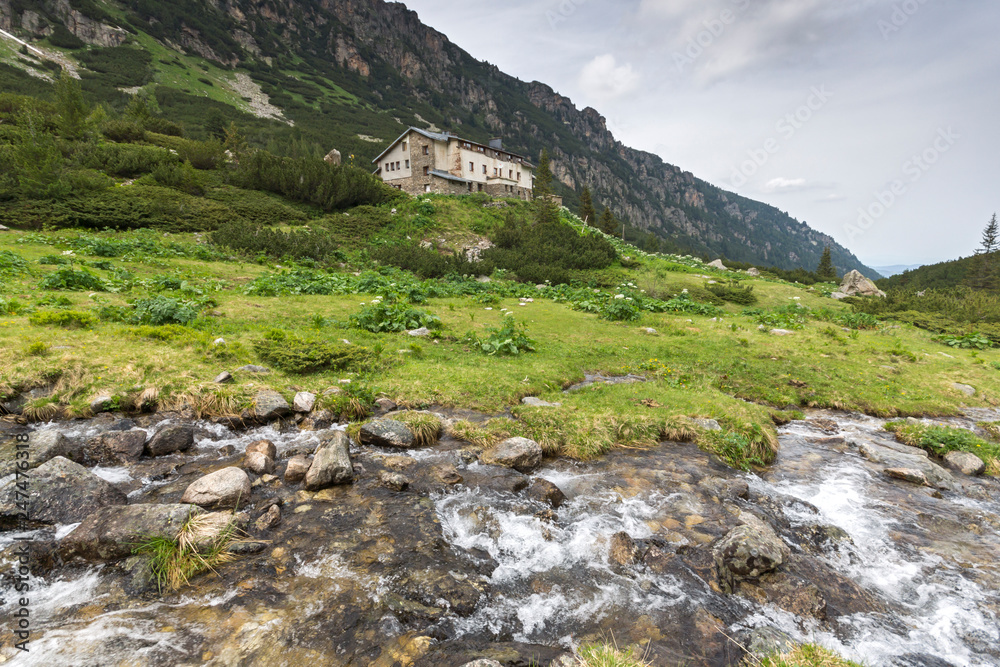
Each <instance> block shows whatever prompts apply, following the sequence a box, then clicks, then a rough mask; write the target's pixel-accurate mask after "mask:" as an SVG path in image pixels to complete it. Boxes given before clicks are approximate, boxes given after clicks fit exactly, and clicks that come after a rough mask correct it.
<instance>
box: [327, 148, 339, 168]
mask: <svg viewBox="0 0 1000 667" xmlns="http://www.w3.org/2000/svg"><path fill="white" fill-rule="evenodd" d="M323 160H324V161H325V162H327V163H328V164H340V160H341V155H340V151H338V150H337V149H336V148H334V149H333V150H331V151H330V152H329V153H327V154H326V157H324V158H323Z"/></svg>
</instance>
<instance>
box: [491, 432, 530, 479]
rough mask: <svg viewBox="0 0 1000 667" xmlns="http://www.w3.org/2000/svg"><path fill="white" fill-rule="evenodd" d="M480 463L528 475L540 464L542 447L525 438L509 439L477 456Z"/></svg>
mask: <svg viewBox="0 0 1000 667" xmlns="http://www.w3.org/2000/svg"><path fill="white" fill-rule="evenodd" d="M479 461H480V463H484V464H487V465H498V466H506V467H508V468H513V469H514V470H517V471H518V472H523V473H529V472H531V471H532V470H534V469H535V468H537V467H538V466H539V465H541V463H542V447H541V445H539V444H538V443H537V442H535V441H534V440H528V439H527V438H509V439H507V440H504V441H503V442H501V443H500V444H498V445H494V446H493V447H491V448H489V449H487V450H486V451H485V452H483V453H482V454H481V455H480V456H479Z"/></svg>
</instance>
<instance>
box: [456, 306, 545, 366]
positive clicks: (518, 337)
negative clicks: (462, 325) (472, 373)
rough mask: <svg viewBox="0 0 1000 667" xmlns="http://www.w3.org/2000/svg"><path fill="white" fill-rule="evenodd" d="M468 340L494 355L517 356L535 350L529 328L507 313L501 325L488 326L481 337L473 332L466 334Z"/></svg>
mask: <svg viewBox="0 0 1000 667" xmlns="http://www.w3.org/2000/svg"><path fill="white" fill-rule="evenodd" d="M465 340H466V342H468V343H470V344H471V345H472V346H474V347H476V348H478V349H479V351H480V352H482V353H483V354H487V355H489V356H491V357H494V356H516V355H519V354H522V353H525V352H534V351H535V341H534V340H532V339H531V338H530V337H529V336H528V328H527V326H525V324H524V323H523V322H516V321H515V320H514V316H513V315H511V314H509V313H508V314H507V315H505V316H504V317H503V320H501V322H500V326H499V327H486V335H485V336H483V337H479V336H477V335H476V334H474V333H473V332H469V333H468V334H466V336H465Z"/></svg>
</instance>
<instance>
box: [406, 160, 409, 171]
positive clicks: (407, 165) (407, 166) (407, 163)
mask: <svg viewBox="0 0 1000 667" xmlns="http://www.w3.org/2000/svg"><path fill="white" fill-rule="evenodd" d="M406 168H407V169H409V168H410V161H409V160H407V161H406Z"/></svg>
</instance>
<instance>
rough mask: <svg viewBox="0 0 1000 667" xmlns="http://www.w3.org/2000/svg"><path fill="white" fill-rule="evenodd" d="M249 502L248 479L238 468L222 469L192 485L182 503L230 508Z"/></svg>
mask: <svg viewBox="0 0 1000 667" xmlns="http://www.w3.org/2000/svg"><path fill="white" fill-rule="evenodd" d="M249 500H250V478H249V477H247V474H246V473H245V472H243V470H241V469H240V468H223V469H222V470H216V471H215V472H213V473H210V474H208V475H205V476H204V477H202V478H201V479H199V480H196V481H195V482H194V483H192V484H191V485H190V486H189V487H188V488H187V490H186V491H184V496H183V497H182V498H181V502H182V503H190V504H193V505H201V506H202V507H210V508H213V509H217V508H231V507H236V505H237V503H241V504H242V503H246V502H247V501H249Z"/></svg>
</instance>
